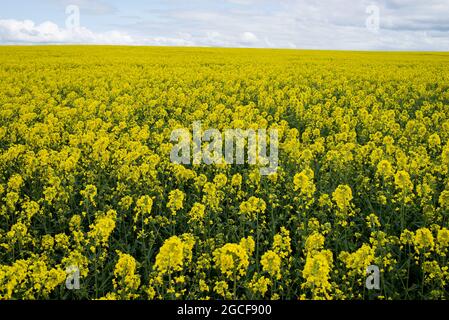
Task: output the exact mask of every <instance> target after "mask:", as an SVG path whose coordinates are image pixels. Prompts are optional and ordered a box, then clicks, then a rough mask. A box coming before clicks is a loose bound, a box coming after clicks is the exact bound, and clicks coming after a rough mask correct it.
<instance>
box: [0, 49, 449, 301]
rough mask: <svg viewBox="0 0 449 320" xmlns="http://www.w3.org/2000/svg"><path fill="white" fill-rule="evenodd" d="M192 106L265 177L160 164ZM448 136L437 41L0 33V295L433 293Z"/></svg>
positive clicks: (445, 234) (442, 274)
mask: <svg viewBox="0 0 449 320" xmlns="http://www.w3.org/2000/svg"><path fill="white" fill-rule="evenodd" d="M195 121H201V123H202V126H203V128H205V129H206V128H216V129H218V130H220V131H224V130H226V129H229V128H242V129H248V128H253V129H261V128H262V129H265V128H266V129H276V130H278V132H279V168H278V170H277V172H276V173H275V174H272V175H268V176H264V175H261V174H260V171H259V167H258V166H257V165H252V164H249V163H246V164H243V165H232V164H226V163H223V164H218V165H207V164H205V163H201V164H194V165H188V164H186V165H181V164H176V163H173V162H172V161H171V160H170V152H171V150H172V147H173V142H171V140H170V137H171V133H172V131H173V130H174V129H177V128H191V127H192V123H194V122H195ZM448 139H449V54H443V53H439V54H437V53H420V54H417V53H380V52H379V53H362V52H313V51H293V50H291V51H290V50H251V49H199V48H143V47H75V46H74V47H70V46H65V47H64V46H60V47H47V46H42V47H1V48H0V147H1V150H0V300H1V299H103V298H104V299H441V298H446V299H447V298H449V287H448V281H449V262H448V261H449V257H448V256H447V255H448V249H449V230H448V221H449V179H448V170H449V144H448ZM369 266H378V267H379V269H380V288H379V289H378V290H376V289H373V290H368V289H367V288H366V285H365V284H366V283H365V282H366V278H367V273H366V270H367V268H368V267H369ZM70 268H76V269H77V270H79V277H80V278H79V283H80V287H79V289H77V288H69V287H67V283H66V282H67V281H66V280H67V277H68V274H67V270H68V269H70ZM70 276H73V275H72V274H70Z"/></svg>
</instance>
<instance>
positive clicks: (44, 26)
mask: <svg viewBox="0 0 449 320" xmlns="http://www.w3.org/2000/svg"><path fill="white" fill-rule="evenodd" d="M0 40H1V41H2V42H4V43H98V44H132V43H133V42H134V39H133V37H131V36H129V35H128V34H126V33H123V32H119V31H108V32H104V33H95V32H92V31H91V30H89V29H87V28H84V27H79V28H71V29H67V28H60V27H59V26H58V25H57V24H55V23H53V22H50V21H46V22H43V23H41V24H36V23H34V22H33V21H31V20H24V21H19V20H13V19H10V20H0Z"/></svg>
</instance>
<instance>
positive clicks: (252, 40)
mask: <svg viewBox="0 0 449 320" xmlns="http://www.w3.org/2000/svg"><path fill="white" fill-rule="evenodd" d="M240 40H241V41H242V42H243V43H246V44H256V43H257V42H259V39H258V38H257V36H256V35H255V34H254V33H252V32H243V33H242V34H241V35H240Z"/></svg>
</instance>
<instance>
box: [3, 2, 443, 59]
mask: <svg viewBox="0 0 449 320" xmlns="http://www.w3.org/2000/svg"><path fill="white" fill-rule="evenodd" d="M78 9H79V10H78ZM78 12H79V19H78ZM78 21H79V24H78ZM46 43H57V44H59V43H85V44H129V45H174V46H218V47H266V48H301V49H352V50H426V51H434V50H435V51H436V50H438V51H449V0H378V1H370V0H321V1H318V0H188V1H187V0H146V1H144V0H120V1H119V0H39V1H36V0H14V1H11V0H0V44H46Z"/></svg>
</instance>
